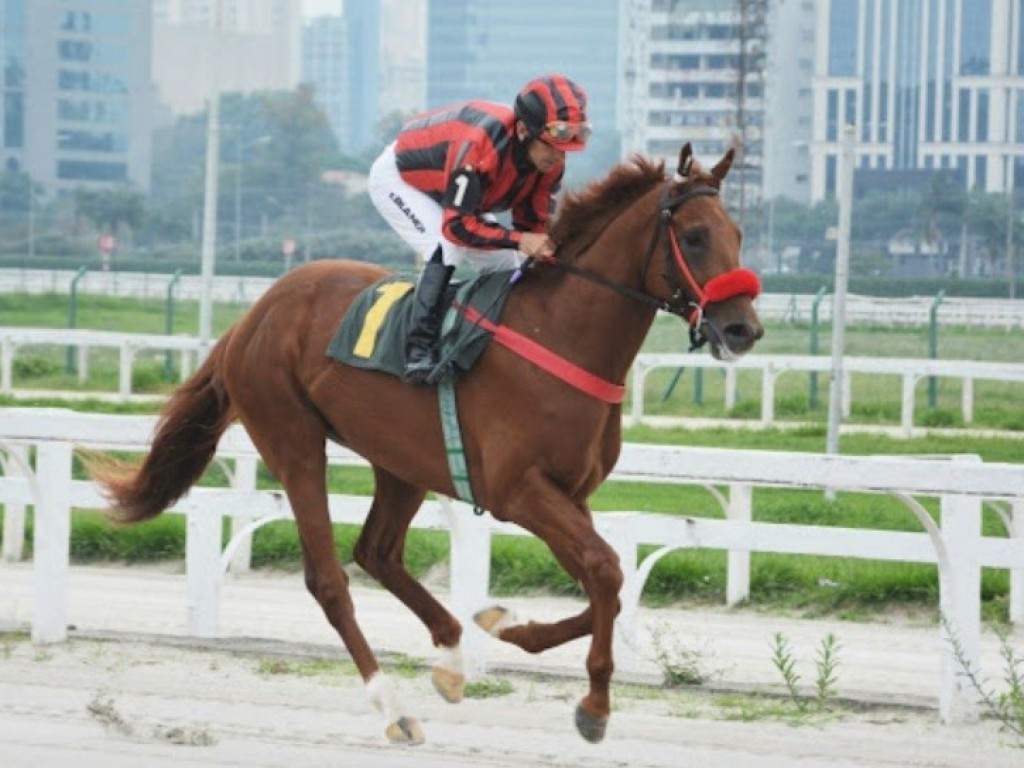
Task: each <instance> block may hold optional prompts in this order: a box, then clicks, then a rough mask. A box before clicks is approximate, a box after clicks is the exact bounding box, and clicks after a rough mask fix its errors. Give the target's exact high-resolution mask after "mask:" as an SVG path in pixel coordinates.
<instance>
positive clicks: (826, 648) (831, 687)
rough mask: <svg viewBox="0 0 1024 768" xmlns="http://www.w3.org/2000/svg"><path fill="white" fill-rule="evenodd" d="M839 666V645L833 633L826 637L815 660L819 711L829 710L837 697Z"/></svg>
mask: <svg viewBox="0 0 1024 768" xmlns="http://www.w3.org/2000/svg"><path fill="white" fill-rule="evenodd" d="M838 666H839V643H838V642H837V641H836V636H835V635H833V634H832V633H831V632H829V633H828V635H826V636H825V639H823V640H822V641H821V645H820V646H819V647H818V655H817V658H816V659H815V667H816V669H817V675H816V677H815V679H814V692H815V694H816V696H817V703H818V709H827V708H828V703H829V701H830V700H831V699H834V698H835V695H836V689H835V685H836V680H837V677H836V668H837V667H838Z"/></svg>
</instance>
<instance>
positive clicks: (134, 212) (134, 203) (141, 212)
mask: <svg viewBox="0 0 1024 768" xmlns="http://www.w3.org/2000/svg"><path fill="white" fill-rule="evenodd" d="M74 200H75V214H76V215H78V216H81V217H82V218H85V219H87V220H88V221H90V222H91V223H92V225H93V226H94V227H95V228H96V230H97V231H98V232H100V233H102V234H108V235H116V234H118V232H119V231H120V230H121V227H122V226H123V227H127V228H128V229H131V230H134V229H137V228H138V227H139V226H140V225H141V224H142V222H143V221H144V220H145V203H144V198H143V196H142V194H141V193H140V192H138V191H137V190H134V189H132V188H131V187H129V186H127V185H125V186H120V187H113V188H110V189H87V188H85V187H79V188H77V189H76V190H75V192H74Z"/></svg>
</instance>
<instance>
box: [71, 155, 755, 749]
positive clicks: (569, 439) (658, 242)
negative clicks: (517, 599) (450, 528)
mask: <svg viewBox="0 0 1024 768" xmlns="http://www.w3.org/2000/svg"><path fill="white" fill-rule="evenodd" d="M732 160H733V152H732V150H729V151H728V152H727V153H726V154H725V155H724V156H723V157H722V158H721V160H720V161H719V162H718V163H717V164H716V165H715V166H714V167H713V168H711V169H710V171H706V170H704V169H703V168H702V167H701V166H700V165H699V163H697V162H696V161H695V159H694V157H693V154H692V151H691V147H690V145H689V144H686V145H685V146H684V147H683V148H682V150H681V152H680V156H679V165H678V169H677V171H676V172H675V173H674V174H672V175H669V174H668V173H667V172H666V170H665V167H664V163H655V162H653V161H651V160H649V159H646V158H643V157H639V156H637V157H634V158H632V159H631V160H629V161H627V162H624V163H622V164H620V165H618V166H616V167H615V168H614V169H613V170H612V171H611V172H610V174H609V175H608V176H607V177H606V178H604V179H603V180H601V181H598V182H594V183H592V184H591V185H589V186H588V187H586V188H584V189H583V190H582V191H581V192H579V193H570V194H567V195H566V196H565V199H564V200H563V203H562V210H561V212H560V214H559V215H558V217H557V219H556V220H555V221H554V222H553V224H552V227H551V236H552V238H553V239H554V240H555V242H557V243H559V244H560V245H559V249H558V252H557V256H556V257H555V259H554V260H553V261H552V262H551V263H538V264H535V265H534V266H533V267H532V268H530V269H529V270H528V271H526V272H525V274H524V275H523V276H522V278H521V279H520V280H519V281H518V284H517V285H516V286H515V288H514V290H512V291H511V294H510V295H509V296H508V300H507V303H506V307H505V312H504V315H503V317H502V319H501V323H502V326H503V327H504V328H505V329H509V330H511V331H512V332H514V333H517V334H518V335H519V336H520V337H526V339H527V340H528V341H530V342H532V343H533V344H534V345H535V346H537V345H539V346H540V347H543V348H546V350H547V352H548V353H549V355H550V356H552V357H555V358H560V359H562V361H563V362H564V363H565V365H566V366H568V367H569V368H571V369H573V370H574V371H576V373H577V374H578V375H577V376H575V377H572V376H569V377H566V376H564V375H561V374H558V373H557V372H553V371H552V370H549V369H548V368H544V367H540V366H538V365H537V364H536V363H535V362H533V361H532V360H530V359H526V358H524V357H523V356H521V355H520V354H519V353H517V352H516V351H514V350H512V349H509V348H507V347H505V346H501V345H498V344H494V343H492V344H491V345H490V346H489V347H488V348H487V349H486V350H485V351H484V353H483V355H482V356H481V357H480V359H479V361H478V362H477V364H476V365H475V366H474V367H473V368H472V369H471V370H469V371H468V372H466V373H465V374H464V375H463V376H462V377H461V378H460V379H459V380H458V381H457V383H456V385H455V386H456V391H457V403H458V418H459V422H460V424H461V429H462V438H463V441H464V452H465V459H466V463H467V466H468V469H469V476H470V477H471V479H472V480H471V482H472V491H473V495H474V497H475V500H476V502H477V503H478V504H479V506H481V507H483V508H484V509H486V510H488V511H489V512H490V514H491V515H493V516H494V517H495V518H497V519H498V520H503V521H511V522H513V523H516V524H518V525H520V526H522V527H523V528H525V529H526V530H528V531H530V532H532V533H533V534H534V535H536V536H537V537H538V538H540V539H541V540H543V541H544V542H545V543H546V544H547V546H548V547H549V548H550V550H551V552H552V553H553V555H554V557H555V558H556V559H557V560H558V562H559V563H560V564H561V565H562V566H563V567H564V568H565V569H566V571H567V572H568V573H569V574H570V575H571V576H572V577H573V578H574V579H576V580H577V581H578V582H579V583H580V584H581V585H582V588H583V590H584V592H585V593H586V596H587V598H588V605H587V607H586V608H585V609H584V610H583V611H582V612H580V613H579V614H578V615H575V616H571V617H568V618H565V619H562V620H560V621H556V622H552V623H533V622H530V623H516V622H515V620H513V619H512V618H511V614H510V613H508V612H506V611H505V610H504V609H502V608H500V607H496V606H495V607H491V608H485V609H484V610H481V611H480V612H479V613H478V614H476V616H475V620H476V621H477V623H478V624H480V626H482V627H483V628H484V629H485V630H487V631H488V632H490V633H491V634H492V635H493V636H495V637H497V638H499V639H501V640H503V641H505V642H509V643H513V644H515V645H517V646H519V647H521V648H523V649H524V650H526V651H528V652H532V653H537V652H540V651H543V650H545V649H548V648H552V647H554V646H557V645H560V644H562V643H565V642H568V641H570V640H573V639H575V638H579V637H583V636H586V635H590V636H591V644H590V650H589V653H588V655H587V659H586V668H587V672H588V675H589V691H588V692H587V694H586V695H585V696H584V697H583V698H582V699H581V700H580V702H579V704H578V705H577V707H576V714H575V721H576V726H577V728H578V729H579V731H580V733H581V735H582V736H583V737H584V738H586V739H587V740H589V741H592V742H597V741H600V740H601V739H602V738H603V737H604V734H605V731H606V727H607V722H608V717H609V713H610V709H611V700H610V692H609V686H610V681H611V677H612V671H613V662H612V631H613V623H614V620H615V617H616V615H617V613H618V611H619V598H618V593H619V589H620V587H621V585H622V583H623V576H622V571H621V569H620V567H619V562H618V558H617V556H616V554H615V552H614V551H613V549H612V548H611V547H610V546H609V544H608V543H606V542H605V541H604V540H603V539H602V538H601V537H600V536H599V535H598V534H597V532H596V531H595V528H594V521H593V518H592V514H591V511H590V508H589V506H588V501H587V500H588V498H589V497H590V496H591V494H592V493H593V492H594V491H595V489H597V487H598V486H599V485H600V483H601V482H602V481H603V480H604V479H605V478H606V477H607V476H608V474H609V472H610V471H611V470H612V468H613V466H614V465H615V462H616V460H617V458H618V456H619V451H620V448H621V443H622V435H621V420H622V406H621V401H622V398H623V391H624V387H623V386H622V383H623V382H624V381H625V377H626V375H627V373H628V371H629V368H630V366H631V365H632V363H633V360H634V358H635V357H636V355H637V353H638V351H639V349H640V346H641V344H642V343H643V341H644V338H645V336H646V335H647V332H648V330H649V329H650V327H651V324H652V322H653V321H654V318H655V315H656V313H657V312H658V311H659V310H662V311H667V312H671V313H674V314H676V315H678V316H680V317H681V318H683V319H684V320H686V321H687V322H688V324H689V326H690V335H691V338H692V339H694V340H696V341H697V342H705V341H706V342H709V343H710V348H711V352H712V354H714V355H715V356H716V357H718V358H722V359H727V358H735V357H737V356H739V355H742V354H743V353H745V352H747V351H748V350H749V349H750V348H751V347H752V346H753V345H754V343H755V342H756V341H757V340H758V339H759V338H760V337H761V335H762V334H763V328H762V326H761V324H760V321H759V319H758V317H757V314H756V311H755V309H754V305H753V299H754V298H755V297H756V295H757V292H758V290H759V283H758V280H757V277H756V275H754V274H753V273H752V272H750V271H749V270H746V269H742V268H741V267H740V264H739V259H740V243H741V234H740V231H739V229H738V227H737V226H736V224H735V223H734V222H733V220H732V219H731V218H730V216H729V214H728V213H727V212H726V209H725V207H724V205H723V203H722V200H721V198H720V196H719V187H720V184H721V182H722V180H723V179H724V178H725V175H726V173H727V172H728V170H729V167H730V166H731V164H732ZM387 274H388V273H387V270H384V269H382V268H380V267H377V266H375V265H371V264H365V263H355V262H349V261H340V260H338V261H317V262H312V263H309V264H306V265H304V266H302V267H299V268H297V269H295V270H293V271H291V272H289V273H288V274H286V275H284V276H283V277H282V278H281V279H279V280H278V281H277V282H276V283H275V284H274V285H273V286H272V287H271V288H270V289H269V290H268V291H267V293H266V294H264V295H263V296H262V297H261V298H260V299H259V301H257V302H256V303H255V304H254V305H253V306H252V308H251V309H250V310H249V311H248V312H247V314H246V315H245V316H244V317H243V318H242V319H241V320H239V321H238V322H237V323H236V324H235V325H234V326H233V327H232V328H231V329H230V330H229V331H227V333H226V334H225V335H224V336H223V337H221V338H220V339H219V341H218V342H217V343H216V345H215V346H214V347H213V348H212V350H211V351H210V354H209V356H208V357H207V358H206V360H205V361H204V362H203V363H202V365H201V366H200V367H199V369H198V370H197V371H196V373H195V374H194V375H193V376H192V377H191V379H189V380H188V381H186V382H185V383H183V384H182V385H181V386H180V387H179V388H178V389H177V390H176V391H175V392H174V393H173V394H172V396H171V397H170V398H169V400H168V401H167V403H166V404H165V406H164V408H163V411H162V413H161V418H160V421H159V423H158V426H157V428H156V431H155V434H154V438H153V441H152V444H151V446H150V450H149V452H148V453H147V454H146V456H145V457H144V458H143V459H142V460H141V463H139V464H138V465H132V464H129V465H120V466H118V465H116V464H115V465H112V466H107V467H106V468H104V467H102V466H93V467H92V469H91V471H92V474H93V476H94V478H96V480H97V481H98V482H99V483H100V485H101V486H102V487H103V488H104V489H105V491H106V493H107V495H108V499H109V501H110V504H111V508H110V510H108V514H109V516H110V517H111V518H112V519H114V520H117V521H120V522H139V521H143V520H147V519H150V518H153V517H155V516H157V515H159V514H160V513H161V512H162V511H163V510H165V509H167V508H168V507H169V506H170V505H172V504H173V503H174V502H175V501H177V500H178V499H179V498H181V497H182V496H183V495H184V494H185V493H186V492H187V491H188V489H189V488H190V487H191V486H192V485H193V484H194V483H195V482H196V481H197V480H198V479H199V477H200V476H201V474H202V473H203V471H204V469H205V468H206V466H207V465H208V464H209V462H210V461H211V460H212V458H213V456H214V453H215V451H216V447H217V442H218V440H219V438H220V436H221V435H222V434H223V432H224V431H225V429H226V428H227V427H228V426H229V424H230V423H231V422H233V421H234V420H236V419H237V420H239V421H241V423H242V424H243V425H244V426H245V429H246V430H247V431H248V433H249V435H250V437H251V439H252V441H253V443H254V445H255V446H256V448H257V450H258V451H259V453H260V455H261V457H262V459H263V461H264V462H265V463H266V466H267V467H268V469H269V470H270V471H271V472H272V473H273V475H274V476H275V477H276V478H277V480H278V481H279V482H280V483H281V484H282V485H283V487H284V489H285V491H286V493H287V497H288V500H289V502H290V505H291V508H292V510H293V512H294V516H295V520H296V524H297V527H298V534H299V538H300V540H301V546H302V555H303V566H304V576H305V584H306V587H307V588H308V590H309V591H310V593H312V595H313V597H314V598H315V599H316V600H317V602H318V603H319V604H320V606H321V608H322V609H323V612H324V614H325V615H326V617H327V620H328V621H329V622H330V623H331V625H332V626H333V627H334V628H335V630H337V632H338V634H339V635H340V636H341V639H342V641H343V642H344V644H345V647H346V648H347V650H348V652H349V654H350V655H351V658H352V660H353V661H354V662H355V664H356V666H357V668H358V670H359V673H360V674H361V676H362V678H363V681H364V683H365V685H366V687H367V692H368V694H369V697H370V699H371V701H372V702H373V703H374V705H375V706H376V707H377V708H378V709H379V710H380V711H381V712H382V713H383V714H384V717H385V720H386V727H385V733H386V735H387V738H388V739H389V740H391V741H392V742H403V743H418V742H420V741H422V740H423V731H422V728H421V726H420V724H419V722H418V721H417V720H416V718H415V717H413V716H412V715H410V714H409V713H408V712H407V711H406V710H405V708H404V707H403V705H402V703H401V702H400V700H399V697H398V695H397V692H396V689H395V687H394V686H393V684H392V683H391V681H390V679H389V678H388V677H387V676H385V675H384V674H383V673H382V672H381V670H380V667H379V665H378V662H377V660H376V658H375V657H374V653H373V651H372V650H371V648H370V645H369V643H368V642H367V640H366V638H365V637H364V635H363V633H362V630H361V629H360V627H359V626H358V624H357V623H356V620H355V616H354V612H353V605H352V600H351V596H350V592H349V588H348V579H347V577H346V574H345V572H344V571H343V570H342V568H341V565H340V563H339V561H338V558H337V554H336V552H335V547H334V537H333V535H332V528H331V520H330V516H329V512H328V500H327V487H326V469H327V465H326V450H325V449H326V441H327V440H334V441H336V442H337V443H339V444H341V445H344V446H347V447H349V448H351V449H352V450H354V451H355V452H357V453H358V454H360V455H362V456H363V457H365V458H366V459H367V460H368V461H369V463H370V464H371V466H372V470H373V475H374V479H375V491H374V496H373V501H372V504H371V506H370V511H369V514H368V516H367V518H366V522H365V524H364V525H363V528H362V531H361V533H360V536H359V539H358V541H357V543H356V546H355V554H354V558H355V561H356V563H358V564H359V565H360V566H361V567H362V568H363V569H364V570H366V571H367V572H368V573H369V574H371V575H372V576H373V577H375V578H376V579H377V580H378V581H379V582H380V583H381V584H382V585H384V587H386V588H387V589H388V590H390V591H391V592H392V593H393V594H394V595H395V596H397V597H398V598H399V599H400V600H401V601H402V602H403V603H404V604H405V605H406V606H408V607H409V608H410V609H411V610H412V611H413V612H414V613H415V614H416V615H417V616H418V617H419V618H420V620H421V621H422V622H423V623H424V624H425V625H426V627H427V629H428V630H429V631H430V634H431V638H432V640H433V643H434V645H435V646H436V647H437V648H438V649H439V653H440V658H439V660H438V662H437V663H436V665H435V666H434V668H433V673H432V679H433V682H434V685H435V687H436V688H437V690H438V692H439V693H440V694H441V695H442V696H443V697H444V698H445V699H447V700H448V701H452V702H455V701H458V700H460V699H461V698H462V694H463V689H464V685H465V675H464V672H463V665H462V657H461V654H460V651H459V643H460V638H461V634H462V626H461V624H460V623H459V622H458V621H457V620H456V619H455V617H454V616H452V614H451V613H449V611H448V610H447V609H446V608H445V607H444V606H442V605H441V603H440V602H438V601H437V600H436V599H435V598H434V597H433V596H431V595H430V594H429V593H428V592H427V590H426V589H425V588H424V587H423V586H422V585H421V584H420V583H419V582H418V581H417V580H416V579H415V578H413V576H412V575H411V574H410V573H409V572H408V571H407V570H406V568H405V566H404V564H403V548H404V543H405V538H406V533H407V531H408V528H409V525H410V523H411V521H412V518H413V516H414V515H415V514H416V512H417V510H418V508H419V507H420V504H421V503H422V501H423V500H424V497H425V495H426V493H427V492H428V491H434V492H436V493H440V494H445V495H448V496H454V495H455V493H456V490H455V487H454V484H453V479H452V475H451V472H450V470H449V464H448V461H447V458H446V455H445V450H444V442H443V434H442V424H441V420H440V417H439V413H438V397H437V392H436V391H435V388H434V387H431V386H424V385H422V384H419V385H414V384H407V383H403V382H402V381H401V380H400V379H399V378H397V377H395V376H391V375H388V374H385V373H380V372H377V371H372V370H365V369H361V368H357V367H353V366H348V365H345V364H342V363H340V362H338V361H337V360H334V359H331V358H329V357H327V356H326V355H325V349H326V348H327V346H328V344H329V342H330V341H331V338H332V334H333V333H334V332H335V330H336V329H337V327H338V324H339V321H340V320H341V318H342V316H343V315H344V314H345V312H346V310H347V308H348V307H349V305H350V304H351V303H352V302H353V300H354V299H355V298H356V296H357V295H358V294H359V293H360V292H361V291H363V290H364V289H365V288H367V287H368V286H370V285H371V284H373V283H374V282H375V281H377V280H378V279H380V278H382V277H383V276H385V275H387ZM581 379H582V380H583V383H581ZM588 382H589V383H588ZM594 382H597V384H598V386H592V385H593V384H594Z"/></svg>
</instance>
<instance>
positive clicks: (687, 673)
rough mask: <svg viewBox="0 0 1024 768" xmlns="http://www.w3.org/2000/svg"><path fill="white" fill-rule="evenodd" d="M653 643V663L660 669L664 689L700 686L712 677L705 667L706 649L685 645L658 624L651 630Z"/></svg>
mask: <svg viewBox="0 0 1024 768" xmlns="http://www.w3.org/2000/svg"><path fill="white" fill-rule="evenodd" d="M651 639H652V641H653V643H654V661H655V663H656V664H657V665H658V667H659V668H660V669H661V676H662V684H663V685H664V686H665V687H666V688H678V687H680V686H683V685H702V684H703V683H706V682H707V681H708V680H709V679H710V678H711V677H712V676H713V674H714V673H713V672H712V671H711V670H709V669H708V667H707V664H706V662H707V658H706V657H707V655H708V654H709V653H710V652H709V651H708V649H707V648H694V647H692V646H689V645H686V644H685V643H683V642H682V641H681V640H680V639H679V638H678V637H676V636H674V635H672V634H671V630H670V628H669V627H668V626H667V625H665V624H659V625H656V626H654V627H653V628H652V629H651Z"/></svg>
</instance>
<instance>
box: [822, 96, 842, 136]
mask: <svg viewBox="0 0 1024 768" xmlns="http://www.w3.org/2000/svg"><path fill="white" fill-rule="evenodd" d="M838 137H839V92H838V91H829V92H828V116H827V122H826V123H825V140H826V141H835V140H836V139H837V138H838Z"/></svg>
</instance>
